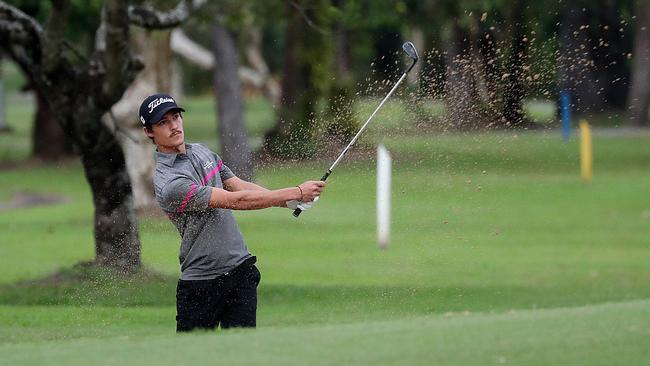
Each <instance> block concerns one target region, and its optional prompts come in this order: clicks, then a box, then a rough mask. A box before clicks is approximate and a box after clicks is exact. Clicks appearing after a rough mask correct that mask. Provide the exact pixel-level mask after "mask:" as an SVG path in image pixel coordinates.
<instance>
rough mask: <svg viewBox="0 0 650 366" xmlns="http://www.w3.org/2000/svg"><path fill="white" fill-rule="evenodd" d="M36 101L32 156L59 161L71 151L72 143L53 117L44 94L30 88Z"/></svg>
mask: <svg viewBox="0 0 650 366" xmlns="http://www.w3.org/2000/svg"><path fill="white" fill-rule="evenodd" d="M32 91H33V92H34V100H35V102H36V114H35V115H34V127H33V130H32V157H35V158H37V159H39V160H43V161H50V162H52V161H59V160H61V159H63V158H65V157H68V156H71V155H72V153H73V149H72V143H71V142H70V140H69V139H68V138H67V137H66V135H65V133H64V132H63V129H61V126H60V125H59V124H58V123H57V122H56V120H55V119H54V115H52V110H51V109H50V106H49V104H48V103H47V100H46V99H45V96H43V93H41V92H40V91H39V90H38V89H37V88H32Z"/></svg>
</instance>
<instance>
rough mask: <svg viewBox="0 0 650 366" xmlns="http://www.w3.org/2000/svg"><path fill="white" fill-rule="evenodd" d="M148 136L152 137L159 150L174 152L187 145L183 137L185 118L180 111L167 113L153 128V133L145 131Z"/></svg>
mask: <svg viewBox="0 0 650 366" xmlns="http://www.w3.org/2000/svg"><path fill="white" fill-rule="evenodd" d="M144 133H145V134H147V136H149V137H152V138H153V141H154V143H155V144H156V146H158V150H160V151H161V152H172V151H175V150H176V148H177V147H178V146H180V145H183V144H184V143H185V137H184V135H183V117H181V113H180V111H169V112H167V113H165V115H164V116H163V118H162V119H161V120H160V122H158V123H156V124H154V125H152V126H151V131H147V129H145V130H144Z"/></svg>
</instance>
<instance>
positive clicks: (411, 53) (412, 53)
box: [402, 42, 418, 61]
mask: <svg viewBox="0 0 650 366" xmlns="http://www.w3.org/2000/svg"><path fill="white" fill-rule="evenodd" d="M402 49H403V50H404V52H406V54H407V55H408V57H410V58H411V60H413V61H417V60H418V51H417V50H416V49H415V46H414V45H413V43H411V42H404V44H403V45H402Z"/></svg>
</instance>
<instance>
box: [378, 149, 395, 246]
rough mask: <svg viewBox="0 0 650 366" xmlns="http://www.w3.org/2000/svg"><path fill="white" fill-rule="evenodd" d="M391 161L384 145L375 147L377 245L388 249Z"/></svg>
mask: <svg viewBox="0 0 650 366" xmlns="http://www.w3.org/2000/svg"><path fill="white" fill-rule="evenodd" d="M391 164H392V159H391V157H390V153H389V152H388V150H386V148H385V147H384V145H379V146H378V147H377V244H378V245H379V248H380V249H386V248H388V242H389V241H390V176H391Z"/></svg>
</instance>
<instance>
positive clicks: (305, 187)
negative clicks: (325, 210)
mask: <svg viewBox="0 0 650 366" xmlns="http://www.w3.org/2000/svg"><path fill="white" fill-rule="evenodd" d="M298 188H299V189H300V196H301V197H300V199H299V200H298V201H302V202H313V201H314V200H315V199H316V197H318V196H320V194H321V192H323V189H325V182H323V181H320V180H310V181H306V182H305V183H303V184H301V185H299V186H298Z"/></svg>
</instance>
